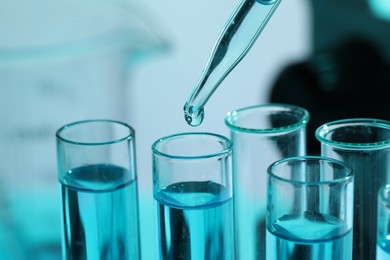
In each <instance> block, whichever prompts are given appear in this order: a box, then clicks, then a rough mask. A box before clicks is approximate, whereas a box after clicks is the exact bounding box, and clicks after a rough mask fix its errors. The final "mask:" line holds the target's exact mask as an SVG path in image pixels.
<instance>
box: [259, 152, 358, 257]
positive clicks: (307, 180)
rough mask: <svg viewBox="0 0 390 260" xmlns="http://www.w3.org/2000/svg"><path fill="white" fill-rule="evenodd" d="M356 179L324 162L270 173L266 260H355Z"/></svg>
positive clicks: (297, 163) (293, 164)
mask: <svg viewBox="0 0 390 260" xmlns="http://www.w3.org/2000/svg"><path fill="white" fill-rule="evenodd" d="M353 190H354V186H353V173H352V169H351V168H350V167H349V166H347V165H346V164H344V163H342V162H340V161H337V160H334V159H330V158H325V157H319V156H300V157H290V158H286V159H282V160H279V161H277V162H274V163H273V164H271V165H270V166H269V168H268V185H267V258H266V259H267V260H287V259H296V260H298V259H299V260H349V259H352V227H353Z"/></svg>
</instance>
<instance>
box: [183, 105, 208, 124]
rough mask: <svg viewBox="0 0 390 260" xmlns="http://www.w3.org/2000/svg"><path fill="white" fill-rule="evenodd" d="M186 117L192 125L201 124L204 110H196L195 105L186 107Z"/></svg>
mask: <svg viewBox="0 0 390 260" xmlns="http://www.w3.org/2000/svg"><path fill="white" fill-rule="evenodd" d="M184 118H185V119H186V122H187V124H189V125H190V126H199V125H200V124H201V123H202V122H203V118H204V110H203V109H199V110H196V111H194V109H193V107H189V108H185V109H184Z"/></svg>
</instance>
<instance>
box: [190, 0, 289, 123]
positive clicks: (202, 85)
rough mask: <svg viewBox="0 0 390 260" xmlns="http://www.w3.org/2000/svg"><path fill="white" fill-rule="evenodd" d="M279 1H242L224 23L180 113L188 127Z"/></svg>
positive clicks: (199, 116)
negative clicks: (182, 114) (182, 113)
mask: <svg viewBox="0 0 390 260" xmlns="http://www.w3.org/2000/svg"><path fill="white" fill-rule="evenodd" d="M280 2H281V0H242V1H241V2H240V3H239V4H238V5H237V7H236V9H235V10H234V12H233V14H232V15H231V16H230V18H229V19H228V21H227V23H226V24H225V26H224V28H223V30H222V32H221V34H220V35H219V37H218V40H217V42H216V44H215V46H214V48H213V51H212V53H211V56H210V57H209V60H208V62H207V65H206V67H205V69H204V70H203V72H202V74H201V77H200V79H199V81H198V83H197V84H196V86H195V88H194V90H193V92H192V93H191V95H190V98H189V99H188V100H187V102H186V104H185V105H184V116H185V120H186V121H187V123H188V124H189V125H191V126H198V125H200V124H201V123H202V121H203V117H204V106H205V104H206V103H207V101H208V100H209V98H210V97H211V95H212V94H213V93H214V92H215V90H216V89H217V88H218V86H219V85H220V84H221V82H222V81H223V80H224V79H225V77H226V76H227V75H228V74H229V73H230V72H231V71H232V70H233V69H234V67H235V66H236V65H237V64H238V63H239V62H240V61H241V60H242V58H244V56H245V55H246V54H247V53H248V51H249V50H250V49H251V47H252V46H253V44H254V42H255V41H256V39H257V38H258V36H259V35H260V33H261V32H262V31H263V29H264V27H265V26H266V25H267V22H268V21H269V19H270V18H271V16H272V14H273V13H274V12H275V10H276V8H277V7H278V6H279V4H280Z"/></svg>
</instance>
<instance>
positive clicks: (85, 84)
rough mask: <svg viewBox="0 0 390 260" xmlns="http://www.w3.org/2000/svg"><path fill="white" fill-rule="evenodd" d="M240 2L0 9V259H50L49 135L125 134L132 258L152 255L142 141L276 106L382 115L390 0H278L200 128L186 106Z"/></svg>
mask: <svg viewBox="0 0 390 260" xmlns="http://www.w3.org/2000/svg"><path fill="white" fill-rule="evenodd" d="M238 2H239V1H233V0H231V1H226V0H213V1H210V0H198V1H179V0H166V1H157V0H148V1H146V0H138V1H135V0H134V1H132V0H116V1H114V0H112V1H108V0H79V1H56V2H53V1H49V0H36V1H27V0H0V35H1V37H0V104H1V109H0V117H1V118H0V122H1V123H0V125H1V127H0V160H1V161H0V258H1V259H31V256H32V255H33V256H34V259H60V258H61V254H60V250H61V245H60V239H61V237H60V232H61V229H60V225H61V222H60V214H59V213H60V201H59V196H58V184H57V173H56V151H55V131H56V130H57V129H58V128H59V127H61V126H62V125H64V124H67V123H70V122H73V121H77V120H83V119H92V118H110V119H117V120H121V121H124V122H126V123H128V124H130V125H132V126H133V127H134V128H135V130H136V142H137V147H136V149H137V161H138V177H139V194H140V198H139V199H140V214H141V218H140V219H141V240H142V241H141V247H142V254H143V259H154V239H155V236H154V219H153V218H154V215H153V214H154V213H153V194H152V166H151V150H150V147H151V144H152V143H153V142H154V141H155V140H157V139H158V138H160V137H163V136H165V135H169V134H172V133H177V132H183V131H210V132H216V133H220V134H223V135H226V136H228V135H229V131H228V129H227V127H226V126H225V125H224V117H225V115H226V113H227V112H229V111H231V110H234V109H237V108H241V107H244V106H249V105H255V104H261V103H267V102H283V103H291V104H297V105H301V106H303V107H305V108H306V109H308V110H309V112H310V113H311V121H310V123H309V125H308V127H309V128H308V152H309V153H317V152H318V148H317V144H316V142H315V140H314V129H315V128H316V127H317V126H318V125H320V124H322V123H325V122H326V121H329V120H333V119H338V118H341V117H353V116H357V117H365V116H367V117H368V116H369V117H376V118H381V119H389V118H390V111H389V106H388V102H387V101H386V99H387V97H388V95H387V94H388V92H389V88H390V79H389V75H390V69H389V64H390V37H388V35H390V2H389V1H388V0H283V1H282V3H281V4H280V6H279V8H278V9H277V11H276V12H275V14H274V16H273V17H272V19H271V20H270V22H269V23H268V25H267V27H266V28H265V30H264V31H263V33H262V34H261V36H260V37H259V39H258V41H257V42H256V43H255V45H254V46H253V48H252V50H251V51H250V52H249V54H248V55H247V56H246V57H245V58H244V60H243V61H242V62H241V63H240V64H239V65H238V66H237V67H236V68H235V70H233V71H232V73H230V75H229V76H228V77H227V78H226V79H225V81H224V82H223V83H222V84H221V86H220V87H219V89H218V90H217V91H216V92H215V93H214V95H213V97H212V98H211V99H210V100H209V102H208V104H207V105H206V107H205V119H204V122H203V124H202V125H201V126H199V127H197V128H193V127H190V126H188V125H187V124H186V122H185V120H184V116H183V106H184V103H185V101H186V100H187V99H188V98H189V95H190V94H191V91H192V90H193V88H194V86H195V84H196V82H197V80H198V78H199V77H200V74H201V72H202V70H203V68H204V66H205V65H206V62H207V59H208V57H209V55H210V53H211V50H212V47H213V45H214V43H215V41H216V39H217V37H218V35H219V33H220V32H221V30H222V27H223V26H224V24H225V22H226V20H227V19H228V17H229V16H230V14H231V13H232V11H233V9H234V8H235V6H236V5H237V4H238Z"/></svg>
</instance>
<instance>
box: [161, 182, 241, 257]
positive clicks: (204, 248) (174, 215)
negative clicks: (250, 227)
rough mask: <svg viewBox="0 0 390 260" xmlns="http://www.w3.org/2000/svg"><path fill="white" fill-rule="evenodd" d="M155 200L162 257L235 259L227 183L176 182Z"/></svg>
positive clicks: (230, 203)
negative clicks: (225, 184)
mask: <svg viewBox="0 0 390 260" xmlns="http://www.w3.org/2000/svg"><path fill="white" fill-rule="evenodd" d="M155 199H156V209H157V215H158V216H159V219H158V223H157V225H158V229H159V233H160V237H161V238H160V239H161V240H160V243H159V244H160V245H159V246H160V247H161V248H160V254H162V255H160V259H234V234H233V214H232V213H233V202H232V197H231V192H229V191H228V190H227V189H226V188H225V187H224V186H222V185H220V184H217V183H214V182H211V181H205V182H181V183H175V184H171V185H170V186H168V187H166V188H164V189H163V190H160V191H159V192H158V193H157V194H156V195H155Z"/></svg>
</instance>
